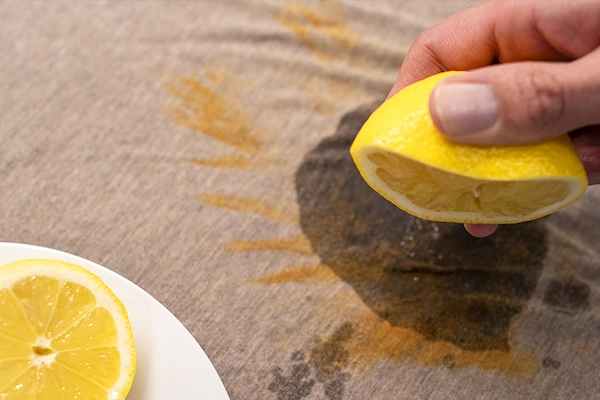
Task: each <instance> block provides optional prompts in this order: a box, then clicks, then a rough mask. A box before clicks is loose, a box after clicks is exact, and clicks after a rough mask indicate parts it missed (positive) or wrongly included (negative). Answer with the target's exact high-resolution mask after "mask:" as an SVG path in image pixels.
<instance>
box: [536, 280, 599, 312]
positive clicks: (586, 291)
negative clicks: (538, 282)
mask: <svg viewBox="0 0 600 400" xmlns="http://www.w3.org/2000/svg"><path fill="white" fill-rule="evenodd" d="M589 295H590V287H589V285H587V284H586V283H584V282H581V281H578V280H577V279H575V278H574V277H570V278H566V279H564V280H555V279H553V280H551V281H550V282H549V284H548V287H547V288H546V292H545V294H544V299H543V301H544V303H545V304H547V305H549V306H551V307H555V308H556V309H557V310H561V311H564V312H568V313H576V312H578V311H581V310H583V309H585V308H586V307H587V306H588V297H589Z"/></svg>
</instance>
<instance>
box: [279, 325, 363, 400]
mask: <svg viewBox="0 0 600 400" xmlns="http://www.w3.org/2000/svg"><path fill="white" fill-rule="evenodd" d="M353 334H354V329H353V327H352V324H350V323H346V324H343V325H341V326H340V327H339V328H337V329H336V330H335V332H334V333H333V334H332V335H331V336H329V337H327V338H325V339H320V338H319V339H316V340H315V343H314V344H313V345H312V348H311V349H310V352H309V353H310V356H309V358H308V360H306V356H305V354H304V352H303V351H301V350H298V351H295V352H294V353H293V354H292V357H291V360H292V361H294V362H297V363H296V364H294V365H293V366H292V371H291V373H290V375H289V376H288V377H285V376H283V375H282V372H281V369H280V368H275V369H274V370H273V381H272V382H271V384H270V385H269V390H270V391H272V392H275V393H277V395H278V397H277V398H278V399H282V400H288V399H300V398H302V397H306V396H308V395H309V394H310V393H311V391H312V389H313V386H314V385H315V383H319V385H320V386H321V387H322V390H323V393H324V394H325V397H326V398H327V399H329V400H342V398H343V394H344V386H345V383H346V382H347V381H348V380H349V379H350V374H349V373H348V372H347V371H345V370H346V369H347V367H348V365H349V362H350V353H349V351H348V350H347V349H346V345H347V344H348V342H349V341H350V339H351V337H352V336H353ZM313 376H314V378H313ZM296 388H299V390H296ZM294 390H296V391H294Z"/></svg>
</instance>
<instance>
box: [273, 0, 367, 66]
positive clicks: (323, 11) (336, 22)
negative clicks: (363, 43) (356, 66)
mask: <svg viewBox="0 0 600 400" xmlns="http://www.w3.org/2000/svg"><path fill="white" fill-rule="evenodd" d="M274 16H275V18H276V19H277V20H278V21H279V23H280V24H281V25H282V26H283V27H285V28H286V29H288V30H290V31H291V32H293V33H294V34H295V35H296V36H297V37H298V39H300V41H301V42H302V43H303V44H304V45H305V46H306V47H307V48H308V49H309V50H310V51H311V52H312V53H313V54H314V55H315V56H316V57H318V58H319V59H321V60H331V59H333V58H335V57H339V56H346V55H347V54H348V53H349V52H350V51H351V50H352V49H353V48H354V47H355V46H356V44H357V42H358V37H357V36H356V35H355V34H354V32H352V31H351V30H350V29H349V28H348V24H347V22H346V18H345V16H344V8H343V6H342V4H341V3H340V2H339V1H323V2H319V4H318V6H317V7H316V9H311V8H310V7H308V6H306V5H305V4H303V3H302V2H300V1H297V0H296V1H287V2H285V3H284V4H283V7H282V9H281V10H278V12H276V13H274Z"/></svg>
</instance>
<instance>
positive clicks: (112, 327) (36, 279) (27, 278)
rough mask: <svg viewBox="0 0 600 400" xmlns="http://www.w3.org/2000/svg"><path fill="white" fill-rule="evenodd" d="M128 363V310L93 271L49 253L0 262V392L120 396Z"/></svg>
mask: <svg viewBox="0 0 600 400" xmlns="http://www.w3.org/2000/svg"><path fill="white" fill-rule="evenodd" d="M135 368H136V358H135V347H134V343H133V333H132V330H131V325H130V323H129V319H128V316H127V312H126V310H125V308H124V307H123V304H122V303H121V301H120V300H119V299H118V298H117V297H116V296H115V295H114V294H113V292H112V291H111V290H110V289H109V288H108V287H107V286H106V285H105V284H104V283H103V282H102V280H101V279H100V278H98V277H97V276H96V275H94V274H92V273H91V272H89V271H88V270H86V269H84V268H82V267H79V266H77V265H74V264H70V263H66V262H62V261H56V260H44V259H31V260H22V261H16V262H12V263H9V264H6V265H4V266H2V267H0V399H3V400H13V399H15V400H16V399H19V400H30V399H31V400H59V399H60V400H62V399H64V400H72V399H73V400H75V399H77V400H99V399H103V400H104V399H107V400H108V399H110V400H117V399H119V400H121V399H124V398H125V397H126V396H127V393H128V392H129V389H130V388H131V384H132V382H133V377H134V374H135Z"/></svg>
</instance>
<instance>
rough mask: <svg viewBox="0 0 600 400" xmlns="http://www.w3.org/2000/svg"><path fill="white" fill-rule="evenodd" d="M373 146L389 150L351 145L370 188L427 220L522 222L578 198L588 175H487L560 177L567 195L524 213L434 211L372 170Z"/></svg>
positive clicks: (544, 178) (497, 180) (540, 179)
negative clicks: (422, 205) (370, 158)
mask: <svg viewBox="0 0 600 400" xmlns="http://www.w3.org/2000/svg"><path fill="white" fill-rule="evenodd" d="M372 150H377V151H383V152H389V150H387V149H382V148H377V146H373V147H371V148H369V147H363V148H361V149H358V150H354V149H351V153H352V157H353V159H354V161H355V164H356V166H357V168H358V170H359V172H360V174H361V176H362V177H363V179H364V180H365V182H366V183H367V184H368V185H369V186H370V187H371V188H372V189H373V190H375V191H376V192H378V193H379V194H380V195H382V196H383V197H384V198H385V199H386V200H388V201H390V202H391V203H392V204H394V205H395V206H397V207H398V208H400V209H401V210H403V211H405V212H407V213H409V214H411V215H414V216H415V217H418V218H421V219H424V220H429V221H436V222H455V223H467V224H516V223H521V222H527V221H533V220H535V219H538V218H542V217H544V216H547V215H550V214H552V213H554V212H556V211H558V210H560V209H562V208H564V207H566V206H568V205H569V204H572V203H573V202H575V201H577V200H578V199H579V198H580V197H581V196H583V194H584V193H585V191H586V188H587V184H588V183H587V178H584V177H571V176H552V177H529V178H527V179H490V180H489V181H496V182H510V181H519V182H526V181H542V180H561V181H564V182H567V184H568V185H569V189H570V190H569V193H568V195H567V197H565V198H564V199H563V200H561V201H559V202H556V203H553V204H550V205H548V206H545V207H541V208H538V209H536V210H534V211H532V212H531V213H529V214H527V215H520V216H497V217H486V216H484V215H482V214H480V213H476V212H464V211H434V210H429V209H427V208H424V207H421V206H419V205H417V204H415V203H413V202H412V201H410V200H409V199H408V198H407V197H406V196H404V195H402V194H401V193H398V192H395V191H393V190H391V189H390V188H389V187H388V186H387V184H386V183H385V182H383V181H382V180H381V179H380V178H379V177H378V176H377V174H376V173H375V170H376V169H377V166H376V165H375V164H373V163H372V162H371V161H370V160H369V159H368V155H369V154H370V153H371V151H372ZM394 154H396V155H398V156H400V157H403V158H407V159H410V160H413V161H415V162H418V163H421V164H422V162H421V161H420V160H418V159H415V158H412V157H408V156H406V155H404V154H399V153H396V152H394ZM433 168H436V167H433ZM448 173H451V174H455V175H460V176H463V177H466V178H472V179H478V178H474V177H472V176H469V175H466V174H457V173H455V172H450V171H448Z"/></svg>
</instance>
